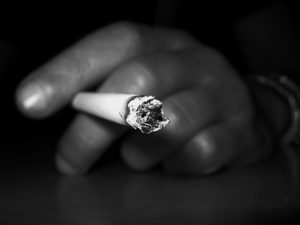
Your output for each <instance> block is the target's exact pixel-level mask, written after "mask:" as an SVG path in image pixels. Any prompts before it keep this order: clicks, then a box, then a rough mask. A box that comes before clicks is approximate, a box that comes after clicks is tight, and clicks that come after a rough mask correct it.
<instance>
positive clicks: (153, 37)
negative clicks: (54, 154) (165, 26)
mask: <svg viewBox="0 0 300 225" xmlns="http://www.w3.org/2000/svg"><path fill="white" fill-rule="evenodd" d="M150 30H151V29H146V28H145V27H141V26H133V25H130V24H126V23H119V24H115V25H112V26H109V27H106V28H104V29H101V30H100V31H97V32H95V33H93V34H91V35H89V36H87V37H86V38H84V39H83V40H81V41H80V42H78V43H76V44H75V45H74V46H72V47H70V48H69V49H67V50H65V51H64V52H62V53H61V54H60V55H58V56H57V57H56V58H54V59H53V60H51V61H50V62H48V63H46V64H45V65H44V66H42V67H41V68H39V69H38V70H36V71H35V72H33V73H32V74H31V75H30V76H29V77H28V78H27V79H26V80H25V81H24V82H23V83H22V84H21V85H20V87H19V88H18V90H17V94H16V100H17V104H18V106H19V108H20V110H21V111H23V113H25V114H27V115H28V116H31V117H36V118H41V117H45V116H47V115H50V114H51V113H53V112H55V111H56V110H58V109H59V108H61V107H62V106H64V105H65V104H66V103H67V102H69V101H70V99H71V98H72V97H73V96H74V94H75V93H76V92H78V91H80V90H82V89H85V88H87V87H90V86H91V85H95V84H97V83H98V82H100V81H102V80H103V78H104V77H105V76H106V75H107V74H108V73H109V72H110V71H111V70H112V69H113V68H115V67H116V66H117V65H119V64H120V63H121V62H123V61H124V60H127V59H129V58H130V57H132V56H134V55H137V54H140V53H142V52H147V51H154V50H155V49H159V50H162V49H177V48H181V47H182V46H185V43H190V42H191V40H190V39H189V38H187V36H185V35H177V36H174V35H173V34H172V32H170V33H169V35H159V33H160V31H159V30H154V31H150ZM164 33H167V32H166V31H164Z"/></svg>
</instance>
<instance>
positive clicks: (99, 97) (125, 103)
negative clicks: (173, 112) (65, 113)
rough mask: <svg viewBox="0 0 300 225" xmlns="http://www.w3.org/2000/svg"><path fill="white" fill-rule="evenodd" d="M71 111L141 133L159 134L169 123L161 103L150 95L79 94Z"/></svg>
mask: <svg viewBox="0 0 300 225" xmlns="http://www.w3.org/2000/svg"><path fill="white" fill-rule="evenodd" d="M73 106H74V108H76V109H78V110H80V111H83V112H86V113H90V114H93V115H95V116H98V117H101V118H103V119H107V120H110V121H112V122H115V123H119V124H123V125H129V126H130V127H132V128H133V129H138V130H140V131H141V132H142V133H145V134H149V133H152V132H155V131H158V130H160V129H162V128H163V127H165V126H166V125H167V124H168V123H169V119H168V118H167V117H166V116H164V112H163V109H162V102H161V101H159V100H157V99H156V98H155V97H153V96H138V95H132V94H118V93H79V94H77V95H76V96H75V98H74V100H73Z"/></svg>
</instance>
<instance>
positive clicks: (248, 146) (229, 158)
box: [163, 121, 272, 175]
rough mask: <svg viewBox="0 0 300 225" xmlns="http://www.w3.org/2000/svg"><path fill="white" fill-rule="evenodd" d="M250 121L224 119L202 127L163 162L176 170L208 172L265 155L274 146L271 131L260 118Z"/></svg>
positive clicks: (180, 171)
mask: <svg viewBox="0 0 300 225" xmlns="http://www.w3.org/2000/svg"><path fill="white" fill-rule="evenodd" d="M246 124H247V125H246ZM246 124H245V123H244V124H237V123H236V122H224V123H221V124H216V125H214V126H211V127H209V128H207V129H204V130H199V131H198V132H197V133H196V134H195V135H194V136H193V137H192V138H191V139H190V140H189V141H188V142H187V143H186V145H185V146H184V147H183V148H182V150H180V151H179V152H178V153H176V154H174V155H172V156H171V157H169V158H167V159H166V160H165V161H164V162H163V166H164V168H165V169H166V170H167V171H169V172H172V173H181V174H203V175H205V174H211V173H213V172H216V171H218V170H220V169H222V168H224V167H237V166H238V167H239V166H245V165H249V164H251V163H253V162H257V161H259V160H263V159H265V158H266V157H268V156H269V155H270V154H271V149H272V148H271V139H270V137H267V135H268V133H267V132H266V130H265V128H264V127H263V126H262V125H261V124H259V122H255V121H253V122H251V123H246ZM257 126H260V127H259V128H258V127H257Z"/></svg>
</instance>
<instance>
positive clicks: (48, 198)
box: [0, 140, 300, 225]
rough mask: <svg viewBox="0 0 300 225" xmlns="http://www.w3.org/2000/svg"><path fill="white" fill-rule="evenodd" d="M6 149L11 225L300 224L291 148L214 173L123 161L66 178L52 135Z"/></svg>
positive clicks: (1, 204)
mask: <svg viewBox="0 0 300 225" xmlns="http://www.w3.org/2000/svg"><path fill="white" fill-rule="evenodd" d="M1 152H2V157H1V165H0V167H1V171H0V175H1V176H0V178H1V181H0V182H1V183H0V184H1V185H0V224H4V225H6V224H8V225H15V224H26V225H27V224H28V225H29V224H30V225H35V224H38V225H48V224H55V225H60V224H75V225H83V224H87V225H94V224H95V225H96V224H97V225H102V224H103V225H104V224H105V225H109V224H114V225H116V224H121V225H123V224H124V225H125V224H126V225H129V224H130V225H134V224H138V225H147V224H149V225H150V224H151V225H155V224H164V225H166V224H167V225H168V224H172V225H176V224H184V225H189V224H201V225H205V224H297V222H298V224H300V193H299V190H300V189H299V180H300V178H299V172H300V170H299V167H298V166H299V164H298V159H299V157H298V156H297V155H296V154H295V152H294V151H291V150H286V151H285V152H281V153H279V154H278V155H276V156H275V157H274V158H272V159H270V160H269V161H267V162H264V163H261V164H258V165H254V166H251V167H248V168H244V169H238V170H237V169H236V170H227V171H223V172H221V173H219V174H216V175H213V176H207V177H180V176H174V175H169V174H166V173H164V172H163V171H160V170H154V171H151V172H147V173H139V172H134V171H132V170H130V169H129V168H128V167H126V166H125V165H123V164H122V163H121V162H111V163H106V164H105V165H103V166H102V167H100V168H98V169H96V170H94V171H92V172H91V173H89V174H88V175H87V176H73V177H66V176H63V175H60V174H59V173H58V172H57V171H56V170H55V168H54V165H53V161H52V157H53V154H54V144H53V142H52V141H47V140H43V141H40V143H36V141H34V140H32V141H29V143H19V144H12V145H10V146H2V148H1ZM6 153H7V154H6ZM292 221H295V223H293V222H292Z"/></svg>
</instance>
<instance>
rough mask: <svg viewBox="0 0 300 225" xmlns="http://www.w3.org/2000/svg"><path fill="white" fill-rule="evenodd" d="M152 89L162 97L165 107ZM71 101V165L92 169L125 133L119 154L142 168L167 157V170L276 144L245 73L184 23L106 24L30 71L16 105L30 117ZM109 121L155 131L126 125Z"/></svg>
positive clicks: (210, 166)
mask: <svg viewBox="0 0 300 225" xmlns="http://www.w3.org/2000/svg"><path fill="white" fill-rule="evenodd" d="M95 85H98V87H97V88H96V89H95V90H94V92H93V93H92V94H91V93H82V92H84V91H85V90H87V89H89V88H91V87H95ZM116 93H121V94H116ZM132 93H134V95H132ZM152 95H154V96H157V97H158V98H159V99H164V103H163V110H162V104H161V102H160V101H158V100H156V99H154V98H153V97H151V96H152ZM71 102H72V104H73V106H74V107H75V108H76V109H78V110H79V111H80V113H78V116H77V117H76V118H75V120H74V121H73V123H72V124H71V125H70V127H69V128H68V129H67V131H66V133H65V134H64V135H63V137H62V138H61V140H60V143H59V149H58V151H57V155H56V159H55V160H56V165H57V167H58V169H59V170H60V171H61V172H63V173H65V174H77V173H85V172H87V171H88V170H89V168H90V167H91V166H92V165H93V164H94V163H95V161H96V160H97V159H98V158H100V157H101V156H102V155H103V154H104V152H105V151H107V150H108V149H109V147H110V146H111V145H112V143H113V142H115V141H117V140H119V139H120V137H121V136H123V137H124V138H123V142H122V144H121V145H120V146H121V147H120V152H121V156H122V158H123V160H124V161H125V162H126V163H127V164H128V165H129V166H130V167H132V168H134V169H137V170H147V169H150V168H152V167H154V166H155V165H158V164H161V165H162V166H163V168H165V169H166V170H167V171H169V172H175V173H188V174H210V173H212V172H216V171H218V170H220V169H222V168H224V167H230V166H234V165H236V164H239V165H241V164H244V165H245V164H249V163H252V162H255V161H258V160H261V159H263V158H266V157H267V156H268V155H269V154H270V153H271V151H270V143H271V140H272V139H271V138H272V137H271V133H270V132H269V130H268V128H267V126H266V124H265V122H264V121H263V120H262V119H261V118H260V117H259V116H257V115H256V110H255V108H254V104H253V102H252V98H251V96H250V94H249V92H248V88H247V87H246V85H245V83H244V81H242V79H241V78H240V76H239V74H238V73H237V72H236V70H234V69H233V68H232V66H231V65H229V64H228V62H227V61H226V59H225V57H224V56H223V55H221V53H219V52H218V51H216V50H214V49H212V48H211V47H207V46H205V45H203V44H201V43H199V42H198V41H196V40H195V39H194V38H193V37H191V36H190V35H188V34H185V33H183V32H179V31H170V30H164V29H158V28H155V29H154V28H147V27H142V26H140V25H132V24H124V23H119V24H114V25H111V26H108V27H106V28H103V29H100V30H99V31H97V32H95V33H93V34H91V35H89V36H87V37H86V38H84V39H83V40H81V41H79V42H78V43H76V44H74V46H71V47H70V48H69V49H67V50H65V51H63V52H62V53H61V54H60V55H58V56H57V57H55V58H54V59H52V60H51V61H49V62H48V63H46V64H45V65H43V66H42V67H41V68H39V69H37V70H36V71H34V72H33V73H32V74H31V75H30V76H28V78H26V79H25V81H24V82H23V83H22V84H21V85H20V87H19V88H18V91H17V103H18V106H19V108H20V110H21V111H22V112H23V113H24V114H26V115H28V116H30V117H33V118H45V117H47V116H50V115H52V114H54V113H55V112H57V111H59V110H60V109H61V108H62V107H63V106H65V105H67V104H70V103H71ZM81 112H84V113H81ZM164 113H166V115H167V117H168V118H167V117H166V116H165V115H164ZM90 114H93V115H95V116H96V117H98V116H100V117H102V118H104V120H96V119H95V118H94V117H92V116H90ZM107 120H110V121H113V122H116V123H119V124H124V125H130V126H132V127H133V128H136V129H138V130H140V131H141V132H142V133H151V132H154V133H152V134H151V135H144V134H141V133H140V132H129V133H128V129H124V127H125V126H117V125H115V123H112V122H107ZM169 120H170V121H171V122H170V123H168V122H169ZM160 129H161V130H160ZM158 130H160V131H159V132H155V131H158ZM253 149H255V150H256V151H253Z"/></svg>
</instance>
